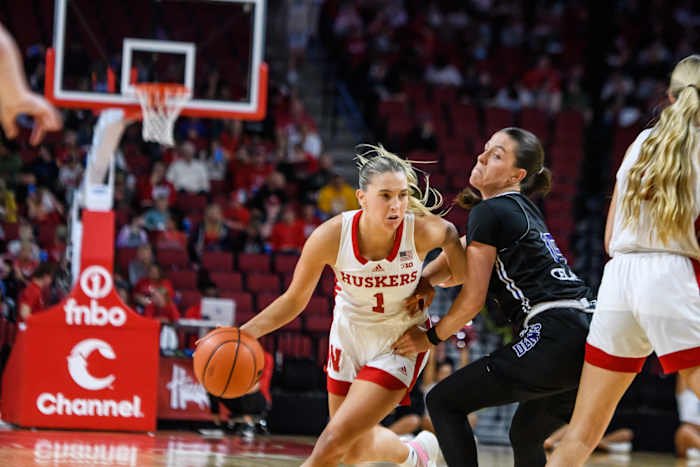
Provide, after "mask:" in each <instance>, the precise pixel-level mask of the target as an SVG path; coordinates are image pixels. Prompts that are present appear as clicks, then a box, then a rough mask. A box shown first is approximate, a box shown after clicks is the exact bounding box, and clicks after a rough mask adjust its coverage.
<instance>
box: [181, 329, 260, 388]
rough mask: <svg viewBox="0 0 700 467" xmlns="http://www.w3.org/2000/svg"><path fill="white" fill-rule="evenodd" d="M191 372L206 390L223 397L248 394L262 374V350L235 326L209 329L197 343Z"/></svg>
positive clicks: (256, 342) (252, 339)
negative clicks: (192, 371)
mask: <svg viewBox="0 0 700 467" xmlns="http://www.w3.org/2000/svg"><path fill="white" fill-rule="evenodd" d="M193 364H194V374H195V376H196V377H197V379H198V380H199V382H200V383H201V384H202V386H204V389H206V390H207V392H209V393H211V394H213V395H215V396H217V397H222V398H225V399H232V398H234V397H240V396H242V395H244V394H245V393H247V392H248V391H249V390H250V388H252V387H253V386H254V385H255V383H257V382H258V380H259V379H260V377H261V376H262V372H263V367H264V366H265V356H264V354H263V349H262V347H261V346H260V344H259V343H258V341H257V340H255V339H254V338H253V337H251V336H250V335H249V334H247V333H246V332H245V331H241V330H240V329H238V328H233V327H223V328H217V329H215V330H213V331H211V332H210V333H209V334H207V335H206V336H204V337H203V338H201V339H200V340H199V341H198V342H197V348H196V349H195V351H194V363H193Z"/></svg>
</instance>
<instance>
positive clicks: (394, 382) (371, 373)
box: [355, 366, 406, 391]
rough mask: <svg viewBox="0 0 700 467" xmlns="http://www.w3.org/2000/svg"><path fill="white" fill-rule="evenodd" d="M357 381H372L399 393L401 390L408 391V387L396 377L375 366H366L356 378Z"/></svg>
mask: <svg viewBox="0 0 700 467" xmlns="http://www.w3.org/2000/svg"><path fill="white" fill-rule="evenodd" d="M355 379H362V380H365V381H370V382H372V383H375V384H378V385H379V386H381V387H383V388H386V389H389V390H390V391H398V390H399V389H406V385H405V384H404V383H402V382H401V380H400V379H398V378H397V377H396V376H394V375H392V374H389V373H387V372H386V371H384V370H380V369H379V368H375V367H373V366H364V367H362V369H361V370H360V372H359V373H358V375H357V376H356V377H355Z"/></svg>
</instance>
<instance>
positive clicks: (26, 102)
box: [0, 91, 63, 146]
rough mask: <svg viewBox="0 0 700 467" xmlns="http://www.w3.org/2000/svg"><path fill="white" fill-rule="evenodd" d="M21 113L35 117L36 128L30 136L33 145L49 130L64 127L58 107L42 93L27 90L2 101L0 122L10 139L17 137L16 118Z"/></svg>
mask: <svg viewBox="0 0 700 467" xmlns="http://www.w3.org/2000/svg"><path fill="white" fill-rule="evenodd" d="M19 114H27V115H31V116H32V117H34V129H33V130H32V134H31V136H30V138H29V142H30V143H31V144H32V145H33V146H36V145H37V144H39V143H40V142H41V140H43V139H44V135H45V134H46V132H47V131H58V130H60V129H61V127H63V121H62V119H61V116H60V115H59V113H58V112H57V111H56V109H55V108H54V107H53V106H52V105H51V104H50V103H49V102H48V101H47V100H46V99H44V98H43V97H41V96H40V95H38V94H35V93H33V92H30V91H27V92H23V93H21V94H19V95H17V96H15V97H14V98H10V99H4V100H3V101H2V102H1V103H0V123H2V128H3V130H4V131H5V136H7V137H8V138H10V139H12V138H15V137H17V133H18V130H17V122H16V121H15V119H16V118H17V115H19Z"/></svg>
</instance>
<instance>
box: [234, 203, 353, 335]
mask: <svg viewBox="0 0 700 467" xmlns="http://www.w3.org/2000/svg"><path fill="white" fill-rule="evenodd" d="M340 228H341V217H340V216H337V217H334V218H333V219H331V220H329V221H327V222H325V223H323V224H322V225H320V226H319V227H318V228H317V229H316V230H314V232H313V233H312V234H311V236H310V237H309V239H308V240H307V241H306V244H305V245H304V249H303V250H302V252H301V257H299V261H298V262H297V265H296V267H295V268H294V276H293V278H292V283H291V284H290V285H289V288H288V289H287V290H286V291H285V292H284V293H283V294H282V295H280V296H279V297H278V298H277V300H275V301H274V302H272V303H271V304H270V305H269V306H268V307H267V308H265V309H264V310H262V311H261V312H260V313H258V314H257V315H256V316H255V317H254V318H253V319H251V320H250V321H248V322H247V323H245V324H244V325H243V326H241V329H242V330H243V331H246V332H248V333H249V334H250V335H252V336H253V337H255V338H256V339H257V338H259V337H261V336H264V335H265V334H268V333H270V332H272V331H275V330H277V329H279V328H281V327H282V326H284V325H285V324H287V323H288V322H290V321H291V320H293V319H294V318H296V317H297V316H298V315H299V314H300V313H301V312H302V311H303V310H304V308H306V305H307V304H308V303H309V300H310V299H311V295H312V294H313V292H314V289H315V288H316V285H317V284H318V280H319V278H320V277H321V273H322V272H323V268H324V267H325V266H326V265H327V264H328V265H332V264H334V263H335V259H336V257H337V256H338V244H339V238H340Z"/></svg>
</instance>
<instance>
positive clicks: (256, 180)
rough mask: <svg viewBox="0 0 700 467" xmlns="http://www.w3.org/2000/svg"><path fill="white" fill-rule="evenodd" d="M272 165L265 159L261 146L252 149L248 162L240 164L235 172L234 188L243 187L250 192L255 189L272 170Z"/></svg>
mask: <svg viewBox="0 0 700 467" xmlns="http://www.w3.org/2000/svg"><path fill="white" fill-rule="evenodd" d="M274 168H275V167H274V166H273V165H272V164H270V163H269V162H268V161H267V158H266V157H265V151H264V149H263V148H262V147H258V148H256V149H255V150H254V152H253V155H252V157H251V159H250V163H249V164H241V165H240V166H239V168H238V171H237V172H236V174H235V180H236V188H243V189H245V190H247V191H250V192H255V191H257V190H258V189H259V188H260V187H261V186H263V184H264V183H265V180H267V177H268V176H269V175H270V174H271V173H272V171H273V170H274Z"/></svg>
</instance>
